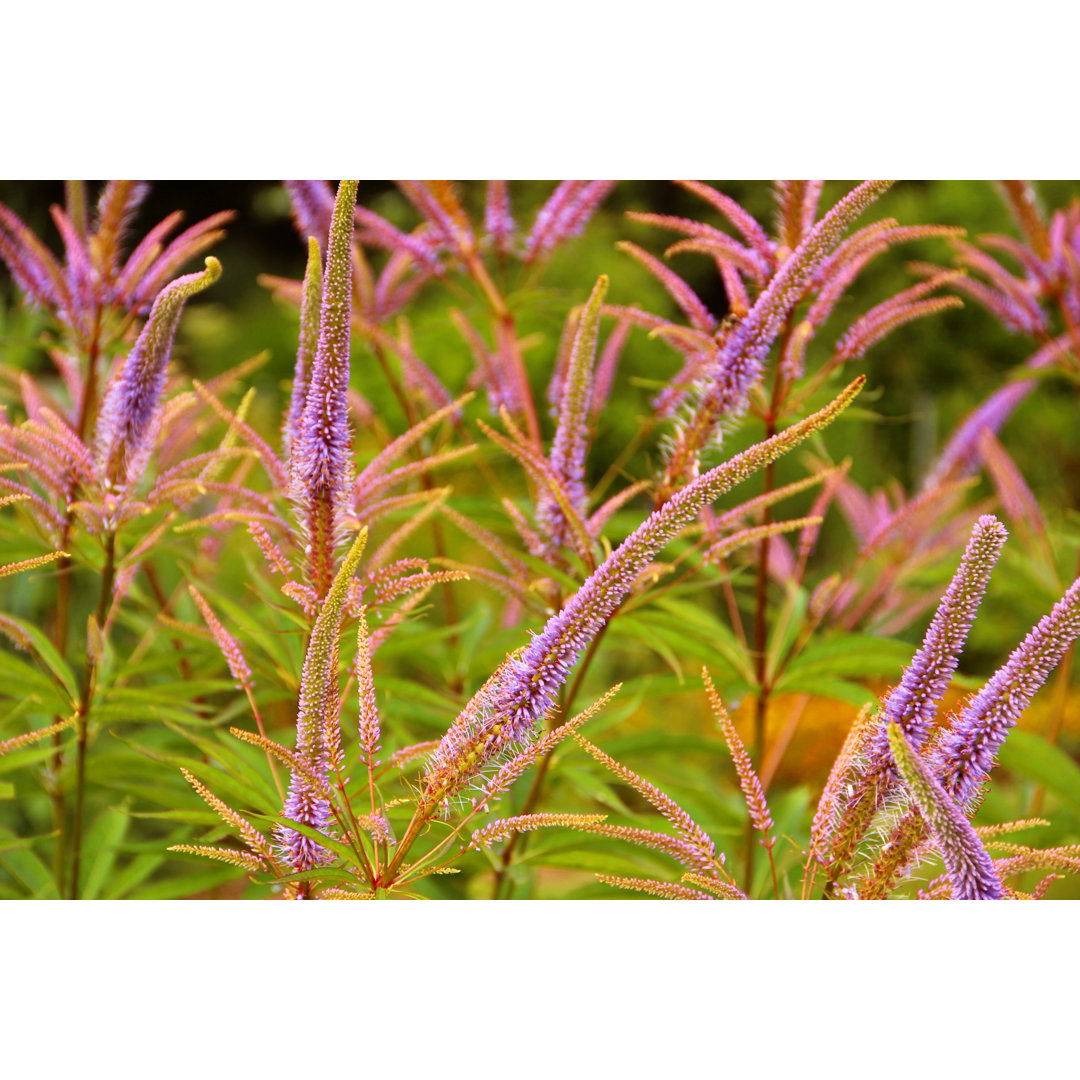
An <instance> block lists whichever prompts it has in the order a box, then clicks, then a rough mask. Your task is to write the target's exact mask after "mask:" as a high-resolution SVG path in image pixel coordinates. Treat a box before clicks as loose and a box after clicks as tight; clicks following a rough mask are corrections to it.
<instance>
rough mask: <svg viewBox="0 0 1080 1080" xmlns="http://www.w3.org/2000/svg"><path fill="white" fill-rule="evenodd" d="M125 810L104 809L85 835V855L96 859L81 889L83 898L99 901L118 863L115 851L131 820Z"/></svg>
mask: <svg viewBox="0 0 1080 1080" xmlns="http://www.w3.org/2000/svg"><path fill="white" fill-rule="evenodd" d="M125 810H126V803H125V809H116V808H114V807H109V809H107V810H103V811H102V812H101V813H100V814H99V815H98V817H97V819H96V820H95V821H94V824H93V825H91V826H90V829H89V831H88V832H87V834H86V845H85V848H84V850H85V852H86V854H87V855H90V854H93V855H94V860H93V862H92V863H91V864H90V870H89V872H88V873H87V875H86V880H85V881H84V883H83V886H82V892H81V895H82V899H84V900H96V899H97V898H98V896H99V895H100V894H101V891H102V889H104V887H105V885H106V883H107V882H108V880H109V876H110V875H111V873H112V869H113V866H114V865H115V863H116V852H117V849H118V848H119V847H120V844H121V843H122V842H123V839H124V834H125V833H126V832H127V829H128V825H129V823H130V821H131V818H130V817H129V816H128V814H127V813H126V812H125Z"/></svg>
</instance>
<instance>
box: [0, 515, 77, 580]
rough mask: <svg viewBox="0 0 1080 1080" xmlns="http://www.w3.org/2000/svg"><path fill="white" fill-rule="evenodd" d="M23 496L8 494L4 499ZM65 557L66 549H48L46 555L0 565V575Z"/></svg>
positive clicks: (17, 571)
mask: <svg viewBox="0 0 1080 1080" xmlns="http://www.w3.org/2000/svg"><path fill="white" fill-rule="evenodd" d="M25 498H26V496H25V495H21V496H20V495H14V496H10V497H9V498H8V499H7V500H6V501H7V502H14V501H16V500H20V499H25ZM66 558H68V553H67V552H66V551H50V552H49V553H48V555H35V556H34V557H33V558H32V559H22V560H21V561H20V562H13V563H8V564H7V565H5V566H0V577H7V576H8V574H18V573H21V572H22V571H23V570H33V569H34V567H36V566H48V564H49V563H51V562H56V560H57V559H66Z"/></svg>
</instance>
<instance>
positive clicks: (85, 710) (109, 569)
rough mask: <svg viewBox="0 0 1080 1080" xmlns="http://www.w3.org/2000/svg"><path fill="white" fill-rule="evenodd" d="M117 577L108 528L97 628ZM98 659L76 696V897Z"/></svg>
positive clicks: (72, 888)
mask: <svg viewBox="0 0 1080 1080" xmlns="http://www.w3.org/2000/svg"><path fill="white" fill-rule="evenodd" d="M115 577H116V533H113V532H110V533H109V534H108V535H107V536H106V537H105V567H104V569H103V570H102V572H101V594H100V596H99V597H98V606H97V612H96V614H95V618H96V619H97V625H98V629H99V630H103V628H104V626H105V618H106V616H107V615H108V613H109V602H110V600H111V599H112V589H113V580H114V579H115ZM97 663H98V662H97V659H96V658H94V657H91V656H87V658H86V667H85V668H84V669H83V681H82V692H81V695H80V698H79V711H78V713H77V715H76V721H75V738H76V748H75V805H74V809H73V819H72V825H71V879H70V881H69V884H68V899H69V900H77V899H78V898H79V870H80V864H81V861H82V839H83V816H84V806H85V795H86V748H87V742H88V735H89V721H90V707H91V704H92V703H93V697H94V684H95V682H96V677H97Z"/></svg>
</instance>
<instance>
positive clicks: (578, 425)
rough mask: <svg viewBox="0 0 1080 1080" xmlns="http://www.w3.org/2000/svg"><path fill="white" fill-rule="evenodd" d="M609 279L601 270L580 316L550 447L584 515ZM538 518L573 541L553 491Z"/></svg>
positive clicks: (558, 473) (557, 536)
mask: <svg viewBox="0 0 1080 1080" xmlns="http://www.w3.org/2000/svg"><path fill="white" fill-rule="evenodd" d="M607 288H608V279H607V277H606V276H605V275H603V274H601V275H600V277H599V278H598V279H597V282H596V285H595V286H594V287H593V291H592V294H591V295H590V296H589V300H588V303H587V304H586V305H585V309H584V311H583V312H582V313H581V318H580V319H579V320H578V327H577V333H576V335H575V336H574V344H573V346H572V347H571V349H570V357H569V360H568V361H567V366H566V378H565V380H564V382H563V389H562V393H561V394H560V395H559V425H558V428H557V429H556V431H555V441H554V444H553V445H552V448H551V470H552V472H553V473H554V476H555V479H556V480H557V481H558V483H559V484H560V485H561V486H562V488H563V490H564V491H565V492H566V494H567V497H568V499H569V501H570V505H571V507H572V509H573V510H574V511H575V512H576V513H577V515H578V516H579V517H584V516H585V511H586V506H587V503H588V493H587V492H586V490H585V454H586V450H587V449H588V424H589V407H590V405H591V404H592V385H593V364H594V363H595V361H596V339H597V334H598V331H599V329H600V310H601V307H602V306H603V303H604V297H605V296H606V295H607ZM538 517H539V519H540V521H541V522H542V524H543V525H544V527H545V530H546V531H547V533H548V535H549V537H551V539H552V540H553V541H554V542H556V543H557V544H560V545H562V544H565V543H567V542H568V540H569V533H568V527H567V524H566V520H565V516H564V514H563V512H562V510H561V508H560V507H559V505H558V502H557V501H556V499H555V497H554V495H553V494H551V493H550V492H544V493H543V494H542V495H541V501H540V505H539V507H538Z"/></svg>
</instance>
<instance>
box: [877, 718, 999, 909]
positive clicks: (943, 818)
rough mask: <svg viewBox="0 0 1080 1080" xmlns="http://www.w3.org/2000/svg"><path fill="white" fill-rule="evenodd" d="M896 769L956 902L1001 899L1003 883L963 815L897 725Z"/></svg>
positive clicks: (892, 738)
mask: <svg viewBox="0 0 1080 1080" xmlns="http://www.w3.org/2000/svg"><path fill="white" fill-rule="evenodd" d="M888 739H889V746H890V748H891V749H892V754H893V758H894V760H895V761H896V767H897V768H898V769H899V770H900V775H901V776H902V777H903V778H904V783H905V784H906V785H907V787H908V790H909V791H910V792H911V795H912V798H913V799H914V800H915V802H916V804H917V805H918V807H919V810H920V812H921V813H922V816H923V818H924V820H925V821H926V824H927V826H928V827H929V829H930V833H931V835H932V836H933V838H934V841H935V843H936V844H937V847H938V850H939V851H940V852H941V857H942V859H943V860H944V861H945V869H946V871H947V872H948V875H949V880H950V881H951V882H952V887H953V898H954V899H956V900H1000V899H1001V881H1000V880H999V879H998V876H997V873H996V871H995V870H994V864H993V861H992V860H991V858H990V856H989V855H988V854H987V852H986V848H984V847H983V845H982V841H981V840H980V839H979V838H978V836H976V835H975V830H974V829H972V827H971V825H970V823H969V822H968V819H967V818H966V817H965V816H964V812H963V811H962V810H961V809H960V807H959V806H957V805H956V803H955V802H953V800H952V799H951V798H950V797H949V796H948V795H947V794H946V792H945V791H944V789H943V788H942V786H941V784H940V783H938V780H937V778H936V777H935V776H934V774H933V773H932V772H931V771H930V769H929V767H928V766H927V765H926V763H925V762H924V761H923V759H922V758H921V757H920V756H919V755H918V754H917V753H915V751H914V750H913V749H912V746H911V743H909V742H908V741H907V739H906V738H905V737H904V733H903V731H901V730H900V727H899V726H898V725H897V724H890V725H889V729H888Z"/></svg>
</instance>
